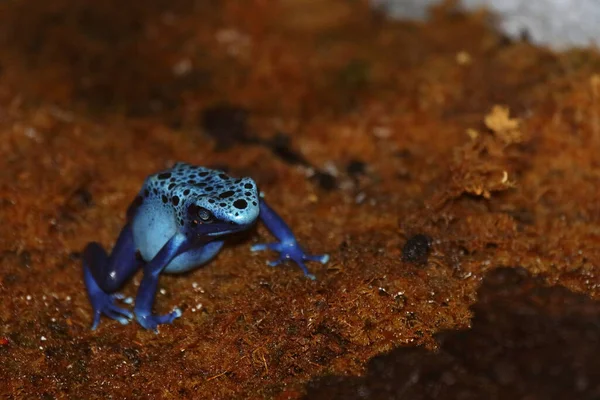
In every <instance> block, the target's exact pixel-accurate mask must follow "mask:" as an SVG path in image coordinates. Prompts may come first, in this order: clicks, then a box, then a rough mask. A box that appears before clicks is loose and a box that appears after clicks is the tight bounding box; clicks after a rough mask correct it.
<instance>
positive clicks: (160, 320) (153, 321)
mask: <svg viewBox="0 0 600 400" xmlns="http://www.w3.org/2000/svg"><path fill="white" fill-rule="evenodd" d="M179 317H181V310H180V309H179V308H175V309H173V311H171V312H170V313H168V314H164V315H155V314H144V313H137V314H136V319H137V321H138V322H139V323H140V325H141V326H143V327H144V328H146V329H148V330H153V331H154V332H156V333H158V325H163V324H170V323H172V322H173V321H174V320H175V319H176V318H179Z"/></svg>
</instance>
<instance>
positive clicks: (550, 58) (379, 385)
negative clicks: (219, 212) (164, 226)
mask: <svg viewBox="0 0 600 400" xmlns="http://www.w3.org/2000/svg"><path fill="white" fill-rule="evenodd" d="M489 22H490V18H489V16H487V15H484V14H476V15H463V14H460V13H458V12H456V11H455V10H454V9H452V8H451V7H442V8H440V9H438V10H436V11H435V12H434V15H433V17H432V19H431V20H430V21H429V22H427V23H414V22H397V21H396V22H392V21H387V20H386V19H385V18H384V17H383V16H382V15H379V14H377V13H374V12H372V11H370V10H369V9H368V7H367V2H366V1H342V0H327V1H325V0H279V1H265V0H248V1H243V2H242V1H236V0H226V1H214V0H201V1H192V0H175V1H163V0H154V1H147V2H122V1H115V0H105V1H92V0H79V1H73V0H56V1H38V0H33V1H30V2H17V1H4V2H1V3H0V221H1V227H0V377H1V382H2V384H1V385H0V395H1V396H0V397H2V398H6V399H23V398H28V399H29V398H40V399H54V398H81V399H106V398H119V399H122V398H130V399H139V398H173V399H177V398H190V399H197V398H206V399H213V398H214V399H231V398H234V399H247V398H252V399H255V398H258V399H263V398H265V399H298V398H303V397H305V398H310V399H319V398H323V399H332V398H342V399H353V398H356V399H359V398H361V399H364V398H371V399H385V398H398V399H400V398H402V399H456V398H461V399H481V398H489V399H502V398H528V399H549V398H578V399H587V398H589V399H592V398H598V397H599V396H600V383H599V382H600V376H599V374H600V372H599V371H600V361H598V360H599V358H598V355H599V354H600V351H599V350H600V349H599V347H600V303H598V302H597V301H596V300H597V299H598V298H599V297H600V291H599V286H598V285H599V284H600V228H599V226H600V201H599V199H600V193H599V189H598V187H599V185H598V182H599V179H600V158H597V157H598V149H600V55H599V54H598V53H596V52H593V51H583V50H582V51H570V52H566V53H561V54H556V53H553V52H550V51H549V50H547V49H543V48H538V47H534V46H532V45H530V44H528V43H526V42H512V41H509V40H507V39H506V38H504V37H502V36H501V35H499V34H498V33H496V32H495V31H494V30H493V28H492V27H491V25H490V24H489ZM175 161H186V162H189V163H193V164H199V165H203V166H210V167H219V168H223V167H226V168H227V169H228V171H229V172H230V173H231V174H232V175H236V176H243V175H247V176H252V177H253V178H254V179H255V180H256V181H257V182H258V183H259V185H260V187H261V189H262V190H263V191H264V192H265V193H267V195H268V196H269V199H270V201H271V203H272V205H273V206H274V207H275V208H276V209H277V210H279V212H280V213H281V215H282V216H283V217H284V218H285V219H286V220H287V221H288V222H289V224H290V225H291V226H292V227H293V229H294V231H295V232H296V234H297V236H298V238H299V239H300V241H301V242H302V243H303V245H304V246H305V247H306V248H307V249H310V251H312V252H314V253H321V252H328V253H329V254H330V255H331V261H330V262H329V263H328V264H327V265H324V266H323V265H320V264H316V263H311V264H310V265H309V267H310V269H311V271H312V272H313V273H314V274H315V275H316V276H317V280H316V281H310V280H308V279H306V278H304V277H303V276H302V274H301V271H300V270H299V269H298V268H296V267H294V266H292V265H284V266H281V267H278V268H269V267H267V266H266V265H265V263H266V261H267V260H271V259H273V257H274V255H273V254H268V253H251V252H250V251H249V247H250V245H251V244H253V243H257V242H263V241H269V239H270V238H269V234H268V232H267V231H266V229H265V228H264V227H263V226H258V228H257V229H254V230H252V231H250V232H248V233H247V234H244V235H241V236H240V237H236V238H233V240H232V241H231V243H230V245H229V246H227V247H226V249H224V250H223V251H222V252H221V254H220V255H219V256H218V257H217V258H216V259H215V260H214V261H213V262H211V263H210V264H209V265H207V266H205V267H204V268H201V269H198V270H196V271H194V272H192V273H189V274H187V275H183V276H164V277H162V278H161V281H160V288H161V292H160V293H159V294H158V295H157V301H156V311H157V312H161V313H162V312H166V311H168V310H170V309H172V308H173V307H175V306H180V307H181V308H182V310H183V316H182V317H181V318H180V319H178V320H176V321H175V323H174V324H173V325H170V326H162V327H161V328H160V333H159V334H158V335H157V334H155V333H153V332H149V331H145V330H143V329H142V328H141V327H140V326H139V325H138V324H136V323H131V324H129V325H127V326H121V325H119V324H118V323H117V322H115V321H111V320H108V319H107V318H103V319H102V321H101V324H100V326H99V328H98V329H97V330H96V331H91V330H90V325H91V321H92V310H91V307H90V304H89V302H88V299H87V296H86V292H85V289H84V285H83V280H82V268H81V251H82V249H83V247H84V246H85V245H86V243H88V242H89V241H93V240H95V241H99V242H101V243H102V244H103V245H104V246H106V247H108V248H110V247H112V245H113V244H114V241H115V239H116V237H117V234H118V232H119V230H120V228H121V227H122V226H123V223H124V220H125V211H126V209H127V206H128V204H129V202H130V201H131V200H132V199H133V198H134V196H135V194H136V193H137V191H138V190H139V188H140V186H141V184H142V182H143V180H144V178H145V177H146V176H147V175H148V174H151V173H154V172H156V171H158V170H161V169H164V168H166V167H168V166H170V165H171V164H172V163H173V162H175ZM415 235H421V236H417V237H415ZM428 249H429V250H430V251H428ZM140 276H141V275H139V274H138V275H136V276H135V277H134V279H133V280H132V281H131V282H129V284H128V285H127V286H126V287H125V289H124V293H125V294H126V295H130V296H133V295H135V292H136V289H137V285H138V284H139V279H140Z"/></svg>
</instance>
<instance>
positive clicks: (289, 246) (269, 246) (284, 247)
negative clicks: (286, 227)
mask: <svg viewBox="0 0 600 400" xmlns="http://www.w3.org/2000/svg"><path fill="white" fill-rule="evenodd" d="M250 250H251V251H262V250H273V251H276V252H278V253H279V258H278V259H277V260H275V261H269V262H268V264H269V265H270V266H271V267H275V266H277V265H279V264H281V263H282V262H284V261H287V260H292V261H294V262H295V263H296V264H298V266H299V267H300V268H301V269H302V272H304V275H305V276H306V277H307V278H309V279H312V280H314V279H315V276H314V275H312V274H311V273H309V272H308V268H306V265H304V262H305V261H318V262H320V263H321V264H325V263H326V262H327V261H329V255H327V254H322V255H310V254H306V253H305V252H304V250H302V248H301V247H300V245H299V244H298V242H296V241H295V240H294V241H289V242H281V243H264V244H255V245H253V246H252V247H251V248H250Z"/></svg>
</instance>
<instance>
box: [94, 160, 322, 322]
mask: <svg viewBox="0 0 600 400" xmlns="http://www.w3.org/2000/svg"><path fill="white" fill-rule="evenodd" d="M258 218H260V219H261V220H262V221H263V222H264V224H265V225H266V226H267V228H268V229H269V230H270V231H271V232H272V233H273V235H274V236H275V237H276V238H277V240H278V242H276V243H269V244H256V245H254V246H252V247H251V250H252V251H258V250H267V249H268V250H273V251H276V252H278V253H279V258H278V259H277V260H276V261H271V262H269V263H268V264H269V265H271V266H276V265H278V264H280V263H281V262H283V261H285V260H292V261H294V262H295V263H296V264H298V266H299V267H300V268H301V269H302V271H304V274H305V275H306V276H307V277H309V278H311V279H314V276H313V275H311V274H309V272H308V269H307V268H306V266H305V265H304V262H305V261H320V262H321V263H323V264H324V263H326V262H327V261H328V259H329V256H328V255H309V254H306V253H305V252H304V250H303V249H302V248H301V247H300V245H299V244H298V242H297V241H296V238H295V237H294V234H293V233H292V231H291V230H290V228H289V227H288V226H287V225H286V223H285V222H284V221H283V220H282V219H281V217H279V215H277V214H276V213H275V211H273V209H271V207H269V205H268V204H267V203H266V202H265V200H264V199H263V198H262V197H261V196H259V192H258V189H257V187H256V183H255V182H254V181H253V180H252V179H251V178H241V179H236V178H232V177H229V176H228V175H226V174H225V173H224V172H222V171H218V170H212V169H208V168H203V167H196V166H193V165H189V164H184V163H177V164H175V165H174V166H173V168H172V169H169V170H166V171H163V172H160V173H158V174H155V175H152V176H150V177H148V178H147V179H146V181H145V182H144V186H143V187H142V189H141V191H140V192H139V194H138V195H137V197H136V198H135V200H134V201H133V202H132V204H131V205H130V206H129V209H128V210H127V223H126V225H125V226H124V227H123V229H122V230H121V233H120V234H119V238H118V239H117V242H116V244H115V247H114V248H113V251H112V253H111V254H110V255H107V254H106V252H105V251H104V249H103V248H102V246H101V245H100V244H98V243H95V242H92V243H89V244H88V245H87V246H86V248H85V250H84V252H83V271H84V279H85V285H86V287H87V292H88V295H89V298H90V302H91V303H92V307H93V309H94V322H93V325H92V329H96V327H97V326H98V323H99V322H100V315H102V314H105V315H106V316H108V317H110V318H112V319H116V320H117V321H119V322H120V323H121V324H126V323H128V322H129V319H131V318H133V314H135V318H136V320H137V321H138V322H139V323H140V325H142V326H143V327H144V328H146V329H152V330H155V331H156V330H157V327H158V325H160V324H169V323H171V322H173V320H174V319H175V318H177V317H179V316H181V311H180V310H179V309H174V310H173V311H172V312H171V313H169V314H165V315H156V314H153V313H152V305H153V303H154V297H155V295H156V289H157V286H158V277H159V276H160V274H161V273H163V272H168V273H181V272H186V271H189V270H191V269H194V268H196V267H198V266H200V265H202V264H205V263H206V262H208V261H210V260H211V259H212V258H213V257H214V256H215V255H216V254H217V253H218V252H219V250H220V249H221V247H222V246H223V239H224V236H225V235H228V234H230V233H234V232H239V231H243V230H245V229H248V228H250V227H251V226H252V225H253V224H254V223H255V222H256V220H257V219H258ZM138 253H139V255H138ZM139 268H141V269H143V271H144V275H143V278H142V281H141V283H140V287H139V289H138V292H137V296H136V299H135V307H134V310H133V311H134V313H133V314H132V313H131V312H130V311H129V310H126V309H123V308H120V307H117V306H116V305H115V300H116V299H118V298H119V297H118V295H117V294H114V292H115V291H116V290H118V289H119V288H120V287H121V286H122V285H123V284H124V282H125V281H126V280H127V279H128V278H129V277H131V275H132V274H133V273H135V272H136V270H138V269H139Z"/></svg>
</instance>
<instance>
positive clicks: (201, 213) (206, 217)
mask: <svg viewBox="0 0 600 400" xmlns="http://www.w3.org/2000/svg"><path fill="white" fill-rule="evenodd" d="M196 215H198V218H199V219H200V220H201V221H202V223H205V224H209V223H211V222H212V221H213V219H214V217H213V215H212V214H211V213H210V211H208V210H207V209H206V208H202V207H198V212H197V214H196Z"/></svg>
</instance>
